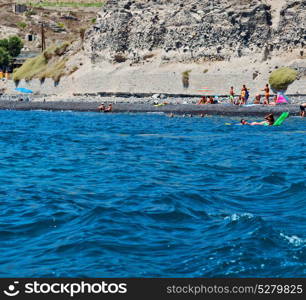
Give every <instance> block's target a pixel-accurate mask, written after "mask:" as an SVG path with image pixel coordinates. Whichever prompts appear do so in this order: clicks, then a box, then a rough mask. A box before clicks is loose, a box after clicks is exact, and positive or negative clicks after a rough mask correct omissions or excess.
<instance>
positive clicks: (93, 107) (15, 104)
mask: <svg viewBox="0 0 306 300" xmlns="http://www.w3.org/2000/svg"><path fill="white" fill-rule="evenodd" d="M100 104H101V102H76V101H73V102H72V101H46V102H38V101H33V102H20V101H0V109H1V110H49V111H61V110H63V111H79V112H99V110H98V106H99V105H100ZM284 111H288V112H290V114H291V115H298V114H299V105H296V104H295V105H293V104H289V105H279V106H263V105H250V106H249V105H247V106H237V105H231V104H212V105H195V104H167V105H162V106H155V105H152V104H149V103H114V104H113V110H112V113H149V112H156V113H173V114H193V115H201V114H208V115H226V116H263V115H265V114H267V113H274V114H280V113H282V112H284Z"/></svg>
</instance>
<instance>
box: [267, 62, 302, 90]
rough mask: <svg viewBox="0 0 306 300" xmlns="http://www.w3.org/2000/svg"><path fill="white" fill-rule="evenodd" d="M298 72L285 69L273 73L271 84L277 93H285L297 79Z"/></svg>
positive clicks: (270, 79)
mask: <svg viewBox="0 0 306 300" xmlns="http://www.w3.org/2000/svg"><path fill="white" fill-rule="evenodd" d="M297 75H298V72H297V71H296V70H294V69H291V68H288V67H284V68H280V69H277V70H275V71H273V72H272V73H271V75H270V78H269V83H270V85H271V87H272V89H273V90H275V91H285V90H287V88H288V86H289V85H290V84H291V83H293V82H294V81H295V80H296V79H297Z"/></svg>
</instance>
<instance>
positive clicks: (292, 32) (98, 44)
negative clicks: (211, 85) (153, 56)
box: [86, 0, 306, 62]
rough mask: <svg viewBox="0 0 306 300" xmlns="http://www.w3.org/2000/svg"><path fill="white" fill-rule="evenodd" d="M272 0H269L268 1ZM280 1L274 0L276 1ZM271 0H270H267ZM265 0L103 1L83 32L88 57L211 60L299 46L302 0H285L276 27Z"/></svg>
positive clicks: (304, 16) (305, 30)
mask: <svg viewBox="0 0 306 300" xmlns="http://www.w3.org/2000/svg"><path fill="white" fill-rule="evenodd" d="M273 1H274V0H272V2H273ZM275 1H279V0H275ZM270 2H271V1H270ZM268 3H269V2H267V1H265V0H201V1H196V0H151V1H150V0H147V1H144V0H138V1H137V0H134V1H108V2H107V4H106V5H105V6H104V7H103V9H102V10H101V12H100V13H99V16H98V18H97V22H96V24H95V26H94V27H93V28H91V29H90V30H89V31H88V32H87V37H86V40H87V43H86V49H87V51H88V53H89V55H90V56H91V58H92V61H93V62H96V61H99V60H103V59H106V60H112V61H117V59H119V60H120V61H124V60H126V59H130V60H131V61H134V62H137V61H141V60H143V59H144V57H148V55H149V56H150V53H151V52H153V53H154V52H158V53H159V55H160V57H161V60H162V61H165V62H167V61H169V62H172V61H180V62H188V61H205V60H209V61H213V60H226V59H230V58H231V57H233V56H244V55H251V54H252V53H258V52H262V53H263V59H266V58H267V57H268V56H269V55H270V53H271V52H273V51H283V52H284V51H288V50H289V49H291V48H303V47H304V46H305V43H306V42H305V39H306V26H305V22H306V0H299V1H294V0H288V1H285V2H284V6H283V7H282V9H281V11H280V13H279V15H278V16H277V26H275V24H273V22H274V19H273V17H272V15H273V14H272V7H271V5H269V4H268Z"/></svg>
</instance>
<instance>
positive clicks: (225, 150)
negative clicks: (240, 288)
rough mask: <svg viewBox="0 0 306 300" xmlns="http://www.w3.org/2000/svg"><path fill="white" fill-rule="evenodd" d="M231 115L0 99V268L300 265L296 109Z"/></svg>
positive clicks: (244, 269) (142, 271)
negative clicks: (269, 122)
mask: <svg viewBox="0 0 306 300" xmlns="http://www.w3.org/2000/svg"><path fill="white" fill-rule="evenodd" d="M249 119H250V118H249ZM228 122H229V123H237V122H239V120H237V119H236V120H234V119H230V118H221V117H205V118H195V117H193V118H182V117H175V118H168V117H166V116H164V115H150V114H140V115H136V114H135V115H131V114H98V113H75V112H44V111H36V112H35V111H33V112H31V111H27V112H16V111H1V112H0V155H1V159H0V276H1V277H306V237H305V232H306V199H305V198H306V197H305V163H306V160H305V145H306V134H305V133H306V126H305V120H303V119H301V118H298V117H292V118H289V119H288V120H286V121H285V123H284V124H283V125H282V126H280V127H263V126H258V127H251V126H226V125H225V123H228Z"/></svg>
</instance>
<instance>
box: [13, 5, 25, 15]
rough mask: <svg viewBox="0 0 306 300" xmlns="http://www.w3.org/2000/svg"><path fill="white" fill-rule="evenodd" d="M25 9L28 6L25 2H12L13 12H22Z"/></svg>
mask: <svg viewBox="0 0 306 300" xmlns="http://www.w3.org/2000/svg"><path fill="white" fill-rule="evenodd" d="M27 10H28V7H27V6H26V5H25V4H18V3H15V4H13V12H14V13H15V14H23V13H24V12H26V11H27Z"/></svg>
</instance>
